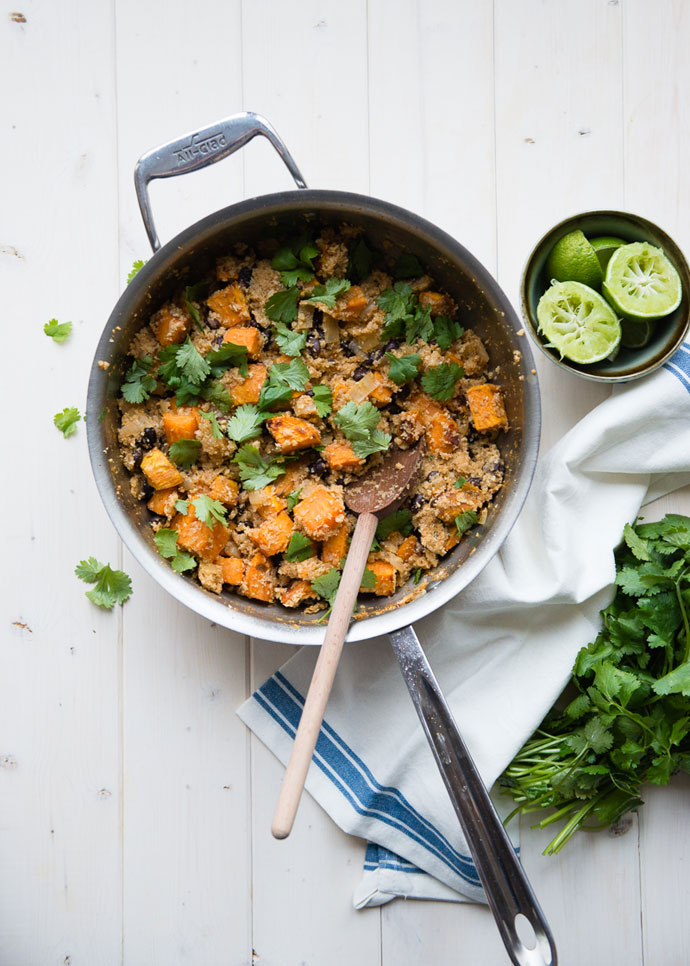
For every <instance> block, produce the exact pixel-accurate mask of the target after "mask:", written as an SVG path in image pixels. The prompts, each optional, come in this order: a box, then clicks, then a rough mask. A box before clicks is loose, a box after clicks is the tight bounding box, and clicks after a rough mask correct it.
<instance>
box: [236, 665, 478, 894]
mask: <svg viewBox="0 0 690 966" xmlns="http://www.w3.org/2000/svg"><path fill="white" fill-rule="evenodd" d="M253 697H254V700H256V701H257V702H258V703H259V705H260V706H261V707H262V708H263V709H264V710H265V711H266V712H267V713H268V714H269V715H270V716H271V717H272V718H273V720H274V721H276V722H277V723H278V724H279V725H280V726H281V728H283V730H284V731H286V732H287V733H288V734H289V735H291V736H294V734H295V732H296V730H297V725H298V723H299V719H300V715H301V713H302V706H303V704H304V698H303V697H302V695H301V694H300V693H299V692H298V691H296V690H295V688H293V687H292V685H291V684H290V682H289V681H288V680H287V679H286V678H285V677H284V676H283V675H281V674H280V673H278V674H275V675H274V676H273V677H271V678H269V679H268V681H266V682H265V684H263V685H262V686H261V687H260V688H259V690H258V691H256V692H255V693H254V695H253ZM314 761H315V763H316V765H317V767H318V768H320V769H321V771H322V772H323V773H324V774H325V775H326V776H327V777H328V778H329V779H330V781H331V782H332V783H333V784H334V785H335V786H336V788H338V790H339V791H340V792H341V794H342V795H343V797H344V798H345V799H346V800H347V801H348V802H349V803H350V805H351V806H352V807H353V808H354V810H355V811H356V812H357V813H358V814H360V815H364V816H366V817H368V818H372V819H375V820H377V821H380V822H383V823H384V824H386V825H389V826H390V827H391V828H394V829H397V830H398V831H400V832H403V833H404V834H405V835H407V836H408V837H409V838H410V839H412V840H413V841H414V842H417V843H418V844H419V845H421V846H422V847H423V848H424V849H426V850H427V851H428V852H430V853H431V854H432V855H434V856H435V857H436V858H437V859H439V860H440V861H441V862H443V863H444V864H445V865H446V866H448V868H450V869H451V870H452V871H453V872H454V873H455V874H456V875H458V876H460V878H462V879H464V881H465V882H467V883H469V884H471V885H474V886H477V885H479V884H480V882H479V876H478V874H477V870H476V868H475V866H474V863H473V862H472V859H471V858H469V857H468V856H464V855H461V854H460V853H459V852H458V851H457V850H456V849H454V848H453V847H452V845H451V844H450V842H448V840H447V839H446V838H445V836H443V835H442V834H441V833H440V832H439V831H438V829H436V828H435V827H434V826H433V825H432V824H431V823H430V822H428V821H426V820H425V819H424V818H422V816H421V815H420V814H419V813H418V812H417V811H416V809H414V808H413V807H412V806H411V805H410V803H409V802H408V801H407V799H406V798H405V797H404V795H402V794H401V793H400V791H399V790H398V789H397V788H392V787H385V786H383V785H381V784H380V782H378V781H377V780H376V779H375V778H374V776H373V775H372V773H371V772H370V770H369V769H368V768H367V767H366V765H365V764H364V762H362V760H361V759H360V758H359V757H358V756H357V755H356V754H355V753H354V752H353V750H352V749H351V748H350V747H349V746H348V745H347V744H346V743H345V742H344V741H343V740H342V738H340V737H339V735H338V734H337V733H336V732H335V731H333V729H332V728H331V727H329V726H328V725H327V724H326V723H325V722H324V724H323V726H322V728H321V731H320V733H319V738H318V741H317V743H316V751H315V753H314ZM391 854H393V853H391ZM413 868H414V867H413Z"/></svg>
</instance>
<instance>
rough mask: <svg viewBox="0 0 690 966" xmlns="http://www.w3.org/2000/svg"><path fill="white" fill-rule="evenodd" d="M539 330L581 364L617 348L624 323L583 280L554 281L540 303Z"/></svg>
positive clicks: (583, 364)
mask: <svg viewBox="0 0 690 966" xmlns="http://www.w3.org/2000/svg"><path fill="white" fill-rule="evenodd" d="M537 322H538V323H539V326H538V327H539V331H540V332H541V333H542V334H543V335H544V336H545V337H546V338H547V339H548V340H549V344H550V345H552V346H553V347H554V348H555V349H557V350H558V352H559V353H560V355H561V358H566V359H570V361H571V362H577V363H578V364H579V365H581V366H588V365H591V364H592V363H594V362H601V360H602V359H606V358H607V357H608V356H610V355H611V354H612V353H614V352H615V351H616V349H617V348H618V346H619V344H620V341H621V326H620V322H619V321H618V317H617V316H616V313H615V312H614V311H613V309H612V308H611V306H610V305H609V304H608V302H607V301H606V299H604V298H602V297H601V295H599V293H598V292H595V291H594V289H593V288H590V287H589V286H588V285H583V284H582V283H581V282H573V281H567V282H555V283H554V284H553V285H552V286H551V287H550V288H549V289H547V290H546V292H544V294H543V295H542V297H541V298H540V299H539V304H538V305H537Z"/></svg>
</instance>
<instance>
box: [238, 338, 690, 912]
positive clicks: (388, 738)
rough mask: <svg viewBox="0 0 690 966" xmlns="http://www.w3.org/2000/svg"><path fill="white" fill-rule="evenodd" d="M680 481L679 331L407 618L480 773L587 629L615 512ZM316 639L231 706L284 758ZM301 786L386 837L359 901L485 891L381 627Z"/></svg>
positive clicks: (630, 513) (562, 447)
mask: <svg viewBox="0 0 690 966" xmlns="http://www.w3.org/2000/svg"><path fill="white" fill-rule="evenodd" d="M554 404H555V403H554ZM687 483H690V345H688V344H685V345H683V346H682V347H681V349H680V350H679V351H678V352H677V353H676V354H675V355H674V356H673V357H672V359H671V360H669V362H667V363H666V364H665V365H664V366H663V367H662V368H661V369H659V370H658V371H657V372H656V373H655V374H654V375H652V376H649V377H647V378H645V379H642V380H639V381H637V382H632V383H628V384H626V385H624V386H622V387H619V388H617V389H616V390H615V391H614V393H613V394H612V396H611V397H610V398H608V399H607V400H606V401H605V402H603V403H602V404H601V405H599V406H598V407H597V408H596V409H594V410H593V411H592V412H591V413H589V414H588V415H587V416H585V417H584V419H582V420H581V421H580V422H579V423H578V424H577V425H576V426H575V427H574V428H573V429H572V430H570V432H568V433H567V435H566V436H564V437H563V438H562V439H561V440H560V441H559V442H558V443H557V444H556V445H555V446H554V447H553V448H552V449H551V451H550V452H549V453H548V454H547V455H546V456H544V457H541V458H540V460H539V462H538V465H537V470H536V473H535V476H534V481H533V483H532V487H531V490H530V493H529V495H528V497H527V501H526V503H525V506H524V508H523V511H522V513H521V514H520V517H519V518H518V520H517V522H516V524H515V526H514V528H513V530H512V531H511V533H510V535H509V536H508V538H507V539H506V541H505V542H504V544H503V546H502V548H501V550H500V551H499V553H498V554H497V555H496V556H495V557H494V558H493V559H492V560H491V561H490V562H489V564H488V565H487V567H486V568H485V569H484V571H483V572H482V573H481V574H480V575H479V576H478V577H477V578H476V579H475V580H474V581H473V582H472V583H471V584H470V586H469V587H467V588H466V589H465V590H463V592H462V593H461V594H460V595H459V596H458V597H456V598H455V599H453V600H451V601H449V602H448V603H447V604H446V605H445V606H444V607H442V608H441V609H440V610H438V611H436V612H435V613H434V614H432V615H430V616H429V617H427V618H425V619H424V620H422V621H420V622H419V623H418V624H417V625H416V630H417V633H418V634H419V637H420V639H421V641H422V644H423V645H424V648H425V651H426V653H427V656H428V658H429V661H430V663H431V666H432V668H433V669H434V671H435V674H436V677H437V678H438V681H439V684H440V686H441V688H442V690H443V691H444V693H445V695H446V698H447V700H448V702H449V704H450V707H451V709H452V711H453V714H454V715H455V718H456V720H457V722H458V725H459V727H460V731H461V732H462V734H463V736H464V738H465V740H466V742H467V744H468V746H469V749H470V752H471V754H472V756H473V758H474V760H475V762H476V764H477V767H478V768H479V771H480V773H481V775H482V777H483V779H484V781H485V782H486V784H487V785H488V786H491V785H492V784H493V783H494V782H495V780H496V779H497V778H498V777H499V775H500V774H501V772H502V771H503V769H504V768H505V766H506V765H507V764H508V762H509V761H510V760H511V759H512V757H513V756H514V754H515V752H516V751H517V750H518V749H519V748H520V746H521V745H522V743H523V742H524V741H525V739H526V738H528V737H529V736H530V735H531V733H532V732H533V730H534V729H535V728H536V727H537V725H538V724H539V723H540V721H541V720H542V718H543V717H544V715H545V714H546V712H547V711H548V710H549V708H550V707H551V705H552V704H553V702H554V701H555V699H556V698H557V697H558V695H559V694H560V692H561V690H562V689H563V687H564V685H565V683H566V682H567V680H568V676H569V672H570V669H571V667H572V665H573V662H574V660H575V656H576V654H577V652H578V650H579V649H580V647H582V646H583V645H584V644H587V643H588V642H589V641H590V640H592V639H593V638H594V636H595V635H596V633H597V626H598V614H599V611H600V609H601V608H602V607H604V606H606V604H607V603H608V602H609V600H610V598H611V595H612V584H613V580H614V575H615V564H614V558H613V548H614V547H615V546H616V545H617V544H618V543H619V542H620V538H621V534H622V531H623V527H624V525H625V524H626V523H628V522H631V521H633V520H634V519H635V517H636V516H638V513H639V511H640V507H641V506H643V505H644V504H645V503H647V502H650V501H651V500H653V499H656V498H657V497H659V496H662V495H664V494H666V493H669V492H671V491H672V490H674V489H676V488H678V487H680V486H684V485H685V484H687ZM315 650H316V649H314V648H310V647H305V648H303V649H302V650H301V651H300V652H298V653H297V654H296V655H295V656H294V657H293V658H292V659H291V660H290V661H288V662H287V664H286V665H285V666H284V667H283V668H281V670H280V671H279V672H278V673H277V674H275V675H273V676H272V677H271V678H269V680H268V681H266V682H265V684H264V685H262V687H261V688H259V689H258V691H256V693H255V694H254V695H253V696H252V697H251V698H250V699H249V701H247V702H246V703H245V704H244V705H243V706H242V707H241V708H240V709H239V712H238V713H239V715H240V717H241V718H242V720H243V721H245V722H246V724H247V725H248V726H249V727H250V728H251V729H252V731H254V732H255V733H256V734H257V735H258V737H259V738H260V739H261V740H262V741H263V742H264V743H265V744H266V745H267V746H268V747H269V748H271V750H272V751H273V752H274V753H275V754H276V755H277V756H278V758H279V759H280V760H281V761H283V762H286V761H287V758H288V756H289V753H290V747H291V743H292V738H293V735H294V732H295V728H296V725H297V722H298V720H299V716H300V713H301V706H302V703H303V695H304V694H306V690H307V688H308V686H309V680H310V677H311V673H312V670H313V666H314V662H315V660H316V653H315ZM306 787H307V789H308V791H309V792H310V793H311V794H312V795H313V796H314V798H315V799H316V800H317V801H318V802H319V803H320V804H321V805H322V806H323V808H325V809H326V811H327V812H328V814H329V815H330V816H331V817H332V818H333V820H334V821H335V822H337V824H338V825H339V826H340V827H341V828H343V829H344V830H345V831H346V832H349V833H351V834H352V835H357V836H360V837H361V838H364V839H366V840H367V841H368V842H370V843H374V844H375V845H377V846H380V849H381V850H380V851H378V850H374V849H373V848H371V849H368V851H367V858H366V859H365V870H364V876H363V879H362V883H361V885H360V887H359V889H358V890H357V893H356V896H355V903H356V904H357V905H359V906H362V905H376V904H380V903H381V902H386V901H387V900H388V899H390V898H392V897H393V896H395V895H418V896H425V897H427V898H439V899H442V898H443V899H447V898H449V897H451V896H453V894H455V895H456V897H457V898H458V899H460V898H462V897H464V898H469V899H474V900H482V898H483V893H482V890H481V887H480V885H479V879H478V876H477V871H476V869H475V867H474V864H473V862H472V859H471V857H470V854H469V849H468V847H467V844H466V842H465V840H464V838H463V835H462V832H461V831H460V828H459V826H458V822H457V818H456V816H455V813H454V811H453V808H452V806H451V804H450V801H449V799H448V796H447V794H446V792H445V788H444V786H443V784H442V780H441V777H440V774H439V772H438V770H437V768H436V765H435V763H434V760H433V758H432V755H431V751H430V749H429V747H428V745H427V743H426V739H425V738H424V735H423V733H422V730H421V727H420V725H419V722H418V719H417V715H416V712H415V711H414V709H413V706H412V702H411V701H410V699H409V696H408V694H407V689H406V686H405V684H404V682H403V679H402V676H401V674H400V672H399V669H398V667H397V662H396V661H395V658H394V657H393V654H392V651H391V648H390V645H389V643H388V641H387V639H385V638H376V639H373V640H371V641H365V642H362V643H357V644H350V645H347V646H346V647H345V649H344V653H343V657H342V660H341V664H340V667H339V669H338V674H337V676H336V681H335V687H334V690H333V693H332V695H331V699H330V701H329V704H328V709H327V712H326V720H325V722H324V725H323V728H322V730H321V734H320V736H319V742H318V744H317V748H316V755H315V761H314V763H313V764H312V766H311V768H310V771H309V776H308V779H307V786H306ZM495 801H497V804H498V803H499V802H500V798H499V797H496V796H495ZM508 801H509V800H506V802H508ZM391 856H392V857H391ZM430 877H431V878H430ZM432 880H436V882H433V881H432ZM437 883H440V884H441V886H442V888H441V887H439V886H438V885H437Z"/></svg>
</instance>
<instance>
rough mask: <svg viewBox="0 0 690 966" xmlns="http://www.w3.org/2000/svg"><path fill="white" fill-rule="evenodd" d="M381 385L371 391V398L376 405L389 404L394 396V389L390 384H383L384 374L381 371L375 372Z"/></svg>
mask: <svg viewBox="0 0 690 966" xmlns="http://www.w3.org/2000/svg"><path fill="white" fill-rule="evenodd" d="M375 375H376V378H377V380H378V382H379V385H378V386H376V388H375V389H372V390H371V392H370V393H369V399H371V401H372V402H373V403H374V405H376V406H387V405H388V403H389V402H390V401H391V399H392V398H393V390H392V389H390V387H389V386H384V385H383V376H382V375H381V373H380V372H377V373H375Z"/></svg>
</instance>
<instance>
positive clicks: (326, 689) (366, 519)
mask: <svg viewBox="0 0 690 966" xmlns="http://www.w3.org/2000/svg"><path fill="white" fill-rule="evenodd" d="M378 522H379V521H378V517H376V516H375V514H373V513H362V514H360V516H359V517H358V518H357V526H356V527H355V532H354V533H353V535H352V542H351V543H350V550H349V552H348V555H347V560H346V561H345V567H344V569H343V574H342V577H341V578H340V586H339V587H338V594H337V596H336V598H335V602H334V604H333V610H332V611H331V616H330V620H329V621H328V627H327V628H326V636H325V637H324V640H323V644H322V645H321V651H320V653H319V657H318V660H317V662H316V667H315V668H314V674H313V676H312V679H311V684H310V685H309V692H308V693H307V697H306V700H305V702H304V709H303V711H302V717H301V718H300V722H299V726H298V728H297V734H296V735H295V742H294V744H293V746H292V752H291V754H290V760H289V761H288V763H287V768H286V770H285V775H284V777H283V784H282V787H281V789H280V794H279V796H278V802H277V804H276V810H275V813H274V815H273V824H272V825H271V832H272V833H273V835H274V836H275V838H277V839H285V838H287V837H288V835H289V834H290V832H291V831H292V825H293V822H294V821H295V815H296V814H297V808H298V806H299V802H300V798H301V797H302V789H303V788H304V782H305V780H306V777H307V772H308V771H309V765H310V763H311V759H312V755H313V754H314V748H315V747H316V740H317V738H318V736H319V730H320V728H321V722H322V721H323V716H324V713H325V711H326V704H327V703H328V696H329V695H330V693H331V688H332V686H333V680H334V678H335V672H336V669H337V667H338V661H339V660H340V653H341V651H342V649H343V643H344V641H345V635H346V634H347V629H348V627H349V626H350V620H351V618H352V611H353V610H354V606H355V601H356V599H357V593H358V591H359V588H360V586H361V583H362V575H363V573H364V570H365V568H366V565H367V557H368V556H369V551H370V550H371V542H372V540H373V539H374V534H375V532H376V526H377V524H378Z"/></svg>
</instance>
